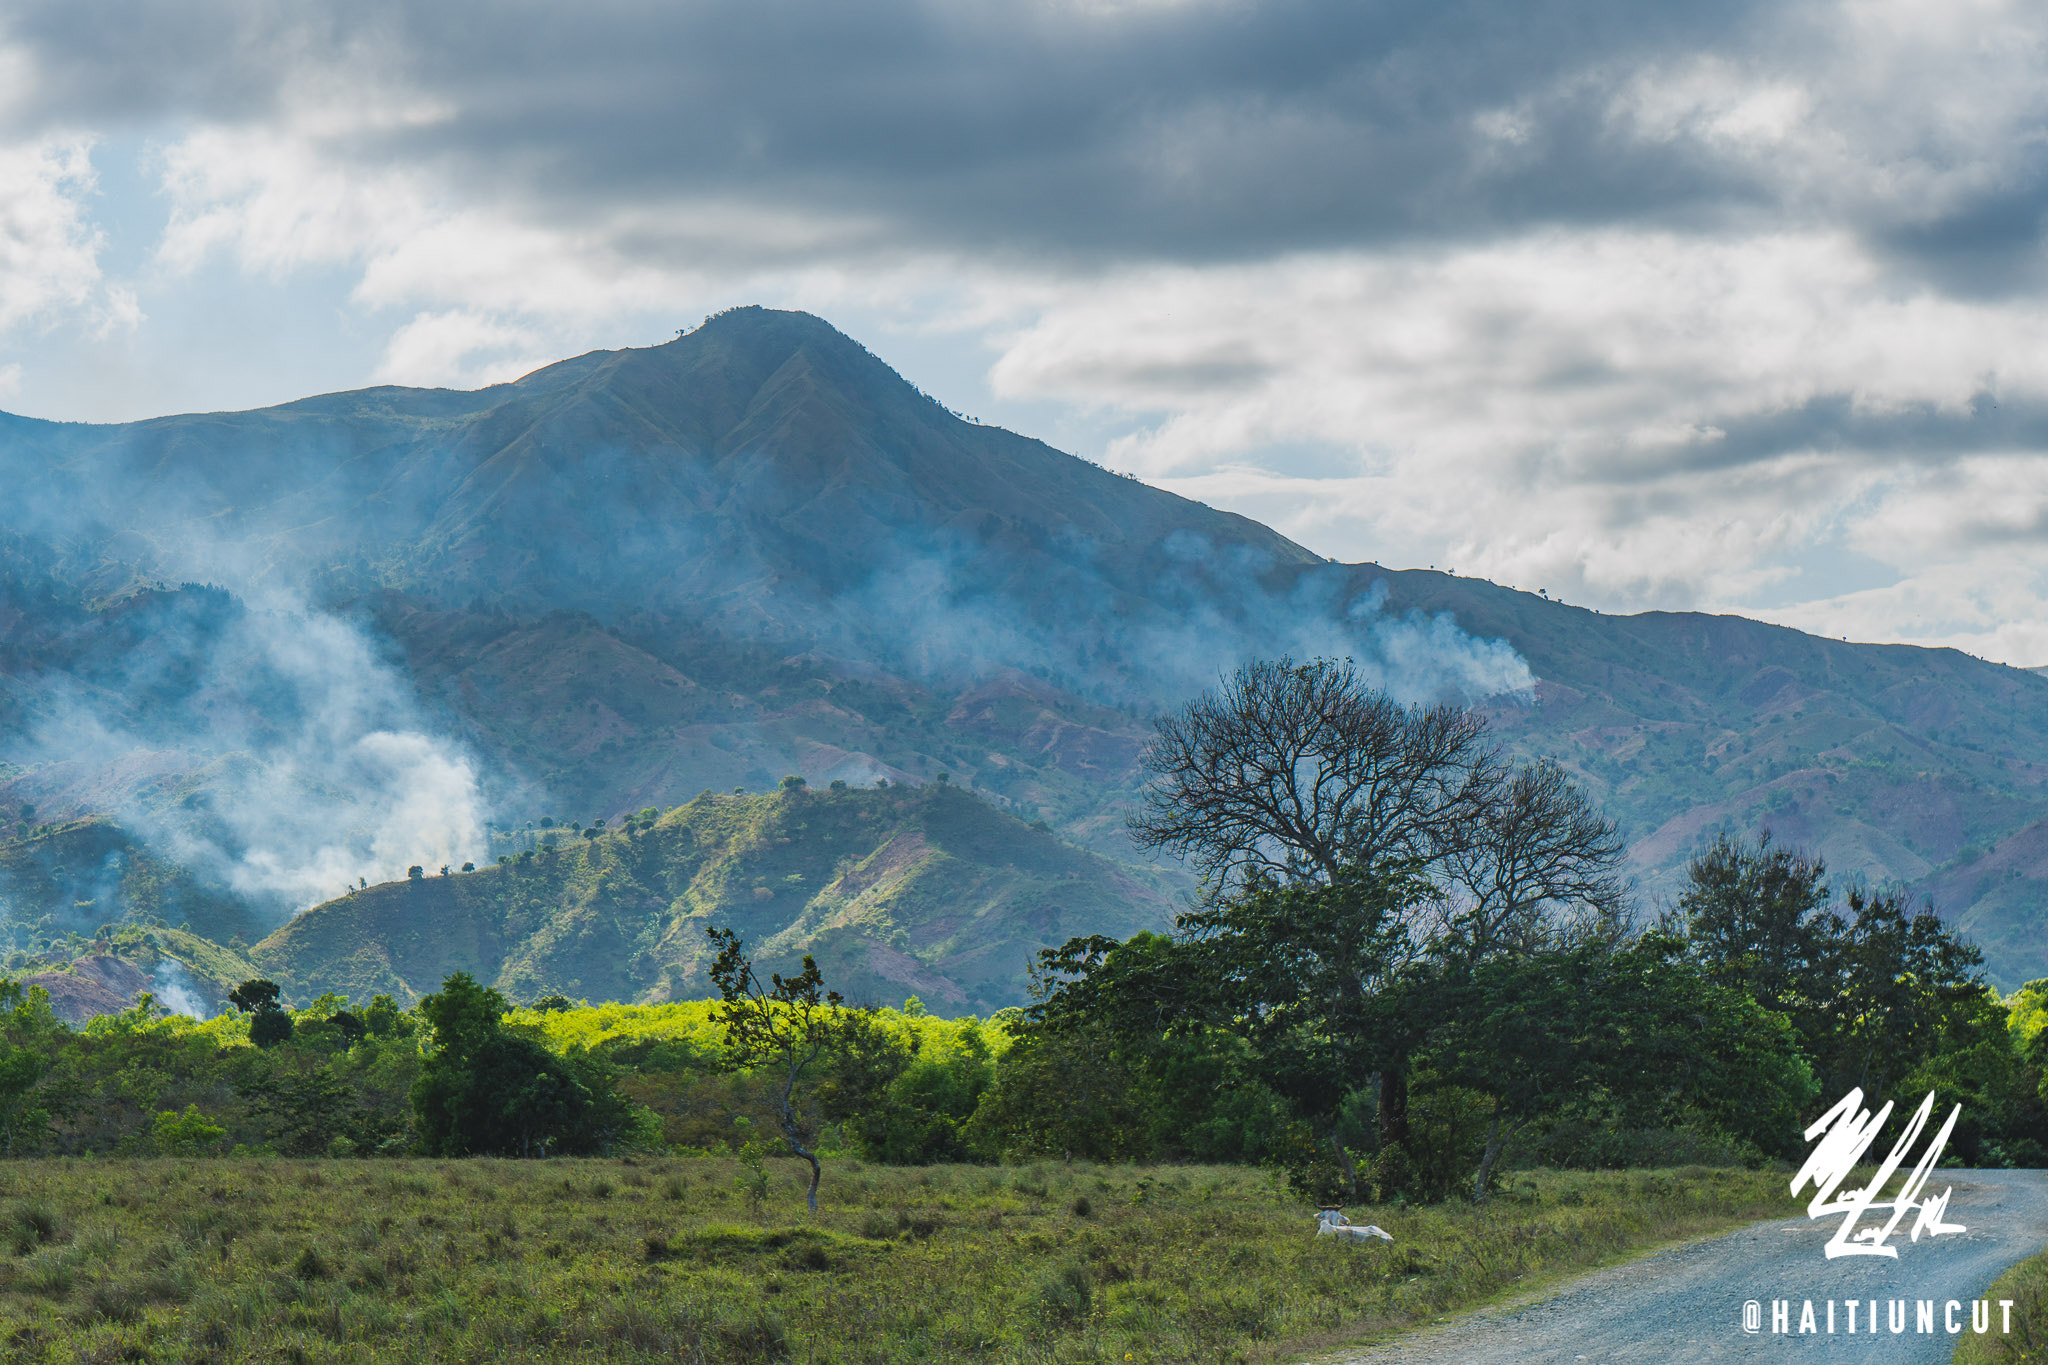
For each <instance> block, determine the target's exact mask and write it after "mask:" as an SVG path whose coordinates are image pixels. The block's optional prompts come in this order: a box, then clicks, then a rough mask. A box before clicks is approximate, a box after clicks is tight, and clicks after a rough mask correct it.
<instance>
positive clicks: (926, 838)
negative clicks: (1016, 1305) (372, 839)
mask: <svg viewBox="0 0 2048 1365" xmlns="http://www.w3.org/2000/svg"><path fill="white" fill-rule="evenodd" d="M564 833H565V835H566V838H565V839H564V841H563V842H562V843H560V844H559V845H554V844H549V843H541V844H540V845H539V846H538V847H535V848H529V849H527V850H525V851H523V852H520V853H518V854H505V855H502V860H501V861H500V862H498V863H497V864H495V865H491V866H486V867H483V868H480V869H478V870H477V871H474V872H468V873H464V872H450V873H447V874H445V875H444V874H438V873H437V874H434V875H427V876H423V877H421V878H418V879H415V880H409V881H403V882H393V883H387V884H384V885H380V886H373V887H370V888H368V889H366V890H362V891H358V892H356V893H354V894H352V895H349V896H345V897H342V898H340V899H338V900H333V901H329V902H327V903H326V904H324V905H319V906H315V907H314V908H313V909H311V910H309V911H307V912H306V913H305V914H303V915H300V916H299V917H297V918H296V919H294V920H292V921H291V922H290V923H289V924H287V925H285V926H284V927H283V928H282V929H279V930H278V931H277V932H276V933H274V934H272V935H271V936H270V937H268V938H266V939H264V940H263V941H262V942H261V943H258V944H257V945H256V946H255V947H254V948H253V949H252V950H251V951H250V957H251V959H252V960H253V961H254V962H255V964H256V965H257V966H258V967H259V968H261V969H262V970H263V971H264V972H265V973H267V974H269V975H270V976H272V977H273V978H274V979H276V980H277V981H278V982H280V983H281V984H282V985H284V986H285V988H286V990H287V992H288V993H289V994H290V995H291V996H292V997H294V998H297V999H308V998H311V997H313V996H316V995H319V994H320V993H322V992H325V991H338V992H341V993H343V994H346V995H349V996H351V997H353V998H355V999H358V1000H360V999H365V998H367V997H368V996H370V995H372V994H376V993H379V992H383V993H388V994H391V995H393V996H395V997H397V998H398V999H399V1000H400V1001H401V1002H403V1003H408V1004H409V1003H411V1002H412V1001H413V1000H415V999H417V998H418V996H420V995H421V994H424V993H426V992H428V991H431V990H433V989H434V988H435V987H436V986H438V985H439V984H440V982H441V980H442V978H443V977H444V976H445V975H446V974H447V973H449V972H454V971H466V972H470V973H473V974H474V975H476V976H477V977H478V978H479V979H480V980H483V981H485V982H487V983H490V984H493V985H496V986H497V987H498V988H500V989H501V990H503V991H505V992H506V994H507V995H508V996H510V997H511V998H512V999H514V1000H518V1001H530V1000H534V999H536V998H538V997H541V996H544V995H549V994H554V993H561V994H565V995H568V996H570V997H572V998H579V997H580V998H586V999H591V1000H624V1001H638V1002H647V1003H658V1002H663V1001H669V1000H679V999H689V998H692V997H696V996H701V995H703V994H704V993H705V992H706V990H707V989H708V987H707V983H706V981H705V978H704V975H703V967H704V962H705V960H706V959H707V953H706V951H705V939H704V927H705V926H706V925H709V924H716V925H721V926H727V927H731V928H734V929H737V930H738V931H740V933H741V934H743V935H744V936H745V937H746V939H747V940H748V942H749V943H750V944H751V945H752V946H753V947H754V949H755V951H756V954H757V956H758V959H759V960H760V962H761V964H762V965H763V966H764V967H766V968H776V969H781V968H784V967H785V966H786V964H789V963H792V962H794V961H795V960H796V959H798V958H799V957H801V956H802V955H803V954H805V953H811V954H814V955H815V956H816V957H817V958H818V961H819V963H820V964H821V966H822V967H823V968H824V971H825V975H826V979H827V980H828V981H829V982H830V983H831V984H832V986H833V987H834V989H837V990H839V991H840V992H842V993H843V994H845V995H846V996H847V997H848V998H849V999H856V1000H862V999H864V1000H869V1001H874V1002H878V1003H879V1002H893V1001H900V1000H902V999H903V998H904V997H906V996H909V995H917V996H920V997H921V998H923V999H924V1000H926V1001H927V1002H928V1003H930V1004H931V1005H932V1006H933V1008H935V1009H938V1010H940V1011H941V1012H944V1013H949V1014H952V1013H963V1012H976V1013H986V1012H988V1011H990V1010H994V1009H999V1008H1001V1007H1003V1006H1006V1005H1014V1004H1019V1003H1021V1002H1022V1001H1023V1000H1024V998H1025V988H1026V984H1027V983H1026V979H1025V968H1026V966H1027V964H1028V963H1029V962H1030V960H1031V957H1032V954H1033V953H1034V952H1035V951H1036V950H1037V949H1039V948H1041V947H1046V946H1050V945H1052V944H1056V943H1059V942H1062V941H1064V940H1065V939H1066V938H1067V937H1069V936H1070V935H1072V934H1076V933H1084V932H1105V933H1115V934H1130V933H1134V932H1136V931H1137V930H1138V929H1141V928H1147V927H1158V926H1160V925H1162V924H1163V923H1164V922H1165V920H1166V918H1167V916H1168V914H1169V913H1170V907H1169V904H1168V902H1167V899H1166V897H1165V896H1164V895H1163V894H1162V892H1161V891H1160V890H1159V889H1158V888H1157V887H1156V886H1153V885H1148V884H1146V883H1145V882H1142V881H1139V880H1136V879H1134V878H1133V877H1132V876H1131V875H1129V874H1128V872H1127V871H1126V870H1125V869H1122V868H1119V867H1117V866H1115V865H1113V864H1111V863H1109V862H1108V861H1106V860H1104V859H1102V858H1100V857H1097V856H1096V855H1094V854H1091V853H1088V852H1086V851H1084V850H1081V849H1077V848H1075V847H1074V846H1072V845H1070V844H1068V843H1065V842H1063V841H1061V840H1060V839H1058V838H1056V837H1054V836H1053V835H1052V834H1050V833H1047V832H1045V831H1043V830H1037V829H1033V828H1031V827H1029V826H1027V825H1024V824H1022V823H1020V822H1019V821H1017V820H1016V819H1014V818H1012V817H1010V816H1008V815H1005V814H1003V813H1002V812H1000V811H998V810H996V809H994V808H993V807H991V806H989V805H988V804H987V803H985V802H983V801H980V800H978V799H976V798H975V797H974V796H972V795H970V794H968V793H966V792H962V791H960V790H958V789H956V788H954V787H952V786H950V785H948V784H944V783H934V784H931V785H929V786H924V787H916V788H911V787H903V786H892V787H888V788H879V789H878V788H865V789H860V788H844V789H841V790H829V789H828V790H824V791H812V790H808V789H805V788H801V787H799V788H794V789H785V790H782V791H779V792H776V793H775V794H772V795H766V796H744V795H733V796H715V795H712V794H710V793H705V794H704V795H701V796H699V797H697V798H696V799H694V800H692V801H690V802H689V803H688V804H686V805H683V806H679V807H675V808H673V809H671V810H669V811H667V812H666V813H664V814H660V815H655V814H653V813H652V812H646V813H643V814H641V815H636V816H634V817H630V818H629V819H628V821H627V822H626V824H625V825H624V827H622V828H619V829H614V830H608V831H606V832H603V833H601V834H598V836H597V837H595V838H588V839H586V838H583V837H580V836H579V834H578V833H577V832H575V831H565V832H564ZM540 837H541V838H542V839H548V838H551V837H552V836H550V835H543V836H540Z"/></svg>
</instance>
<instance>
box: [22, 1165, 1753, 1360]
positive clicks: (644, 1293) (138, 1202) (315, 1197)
mask: <svg viewBox="0 0 2048 1365" xmlns="http://www.w3.org/2000/svg"><path fill="white" fill-rule="evenodd" d="M792 1166H793V1164H792V1163H784V1162H771V1163H770V1165H769V1169H770V1177H771V1181H770V1189H769V1191H768V1197H767V1199H766V1200H765V1201H763V1200H760V1199H758V1198H756V1197H755V1196H756V1195H757V1194H758V1191H757V1190H755V1191H750V1190H748V1189H747V1188H746V1185H747V1183H748V1182H747V1181H746V1179H745V1178H744V1177H745V1172H744V1171H743V1170H742V1167H741V1165H740V1164H739V1163H738V1162H736V1161H731V1160H725V1159H718V1158H702V1159H697V1158H689V1159H674V1158H671V1159H649V1160H643V1161H636V1160H631V1159H621V1160H618V1161H580V1162H554V1161H547V1162H500V1161H467V1162H435V1161H368V1160H366V1161H318V1162H312V1161H286V1160H250V1161H230V1160H219V1161H204V1160H192V1161H182V1160H171V1159H165V1160H160V1161H116V1160H103V1161H36V1162H16V1163H10V1164H6V1165H0V1357H4V1358H5V1359H8V1360H22V1361H41V1360H48V1361H60V1360H61V1361H72V1360H78V1361H109V1362H111V1361H116V1360H163V1361H181V1362H183V1361H192V1362H211V1361H218V1362H227V1361H238V1360H251V1359H264V1360H283V1361H322V1362H325V1361H336V1362H340V1361H363V1362H370V1361H379V1362H382V1361H393V1360H406V1361H449V1362H455V1361H462V1362H472V1361H508V1362H512V1361H532V1362H543V1361H547V1362H554V1361H584V1360H589V1361H599V1360H603V1361H635V1360H649V1361H652V1360H663V1361H678V1360H681V1361H702V1362H713V1361H732V1362H740V1361H774V1360H791V1361H806V1362H809V1361H856V1362H876V1365H882V1363H883V1362H892V1363H893V1362H899V1361H921V1360H923V1361H988V1362H1012V1361H1014V1362H1027V1361H1028V1362H1081V1361H1089V1362H1095V1361H1109V1362H1121V1361H1125V1360H1130V1361H1132V1362H1167V1361H1251V1360H1261V1361H1263V1360H1275V1359H1283V1358H1289V1357H1292V1356H1296V1355H1299V1354H1302V1353H1304V1352H1307V1351H1310V1350H1314V1349H1321V1348H1327V1347H1329V1346H1333V1345H1337V1344H1341V1343H1344V1342H1348V1341H1356V1340H1360V1339H1363V1338H1366V1337H1370V1336H1374V1335H1378V1334H1383V1333H1386V1332H1389V1331H1392V1330H1396V1329H1399V1328H1401V1327H1403V1326H1405V1325H1408V1324H1412V1323H1415V1322H1418V1321H1423V1320H1427V1319H1428V1318H1430V1317H1433V1316H1436V1315H1439V1314H1441V1313H1443V1312H1445V1311H1447V1310H1451V1309H1455V1308H1459V1307H1463V1306H1466V1305H1469V1304H1472V1303H1475V1302H1477V1301H1479V1300H1482V1299H1484V1298H1486V1297H1489V1296H1491V1295H1494V1294H1497V1293H1499V1292H1500V1291H1503V1290H1510V1289H1514V1288H1517V1287H1533V1286H1534V1285H1535V1284H1537V1283H1539V1282H1541V1281H1542V1280H1544V1279H1545V1278H1548V1277H1554V1276H1558V1275H1562V1274H1565V1273H1569V1272H1571V1271H1575V1270H1578V1269H1580V1268H1583V1267H1587V1266H1591V1265H1594V1264H1598V1263H1600V1262H1602V1261H1605V1260H1609V1259H1611V1258H1614V1257H1616V1256H1619V1255H1622V1254H1625V1253H1627V1252H1630V1251H1633V1250H1636V1249H1639V1248H1642V1247H1645V1246H1649V1245H1652V1244H1656V1243H1661V1242H1664V1241H1668V1240H1671V1239H1673V1238H1677V1237H1682V1236H1687V1235H1692V1234H1698V1233H1704V1232H1709V1231H1713V1230H1717V1229H1720V1228H1723V1227H1727V1226H1730V1225H1732V1224H1735V1223H1738V1222H1742V1221H1747V1220H1750V1219H1753V1218H1759V1217H1764V1216H1767V1215H1769V1214H1772V1213H1774V1212H1781V1211H1782V1210H1780V1209H1779V1208H1778V1207H1777V1206H1778V1205H1779V1204H1780V1203H1782V1198H1781V1196H1780V1194H1779V1191H1778V1186H1779V1183H1780V1180H1781V1177H1778V1176H1776V1175H1771V1174H1765V1173H1755V1172H1747V1171H1732V1170H1709V1169H1689V1170H1682V1171H1664V1172H1629V1173H1606V1174H1583V1173H1573V1174H1552V1173H1538V1174H1535V1175H1525V1176H1519V1177H1516V1178H1515V1179H1514V1181H1513V1183H1512V1187H1511V1188H1510V1189H1509V1190H1508V1191H1507V1193H1506V1194H1505V1195H1504V1196H1503V1197H1502V1198H1500V1199H1499V1200H1498V1201H1497V1202H1494V1203H1491V1204H1489V1205H1487V1206H1485V1207H1482V1208H1473V1207H1470V1206H1465V1205H1450V1206H1444V1207H1437V1208H1426V1209H1422V1208H1418V1209H1402V1208H1392V1207H1388V1208H1377V1209H1362V1210H1355V1211H1354V1212H1355V1213H1357V1214H1362V1215H1363V1216H1365V1217H1369V1218H1370V1219H1371V1220H1372V1221H1374V1222H1377V1223H1379V1224H1380V1225H1381V1226H1383V1227H1385V1228H1387V1229H1388V1230H1389V1231H1391V1232H1392V1233H1393V1234H1394V1236H1395V1238H1396V1240H1395V1242H1394V1245H1393V1246H1392V1247H1390V1248H1389V1247H1385V1246H1383V1245H1380V1244H1377V1243H1375V1244H1372V1245H1367V1246H1356V1245H1349V1244H1340V1243H1338V1242H1337V1241H1336V1240H1335V1239H1331V1238H1323V1239H1317V1238H1316V1237H1315V1236H1314V1235H1313V1233H1314V1222H1313V1218H1312V1210H1311V1209H1309V1208H1308V1207H1306V1206H1305V1205H1303V1204H1302V1203H1300V1202H1299V1201H1298V1200H1296V1199H1294V1198H1293V1197H1291V1196H1290V1195H1288V1194H1287V1193H1286V1192H1285V1191H1284V1190H1283V1189H1282V1188H1281V1187H1279V1186H1278V1185H1277V1184H1276V1183H1275V1182H1274V1181H1273V1180H1271V1179H1270V1178H1268V1177H1267V1176H1265V1175H1264V1174H1262V1173H1259V1172H1254V1171H1248V1170H1244V1169H1239V1168H1223V1167H1101V1166H1085V1165H1068V1164H1061V1163H1044V1164H1039V1165H1033V1166H1024V1167H972V1166H954V1167H930V1168H903V1169H887V1168H880V1167H866V1168H863V1167H861V1166H859V1165H858V1164H855V1163H843V1164H841V1165H840V1166H839V1167H838V1168H837V1169H836V1170H833V1171H829V1172H828V1174H827V1180H826V1185H825V1187H824V1190H823V1207H822V1209H821V1211H820V1213H819V1214H818V1216H817V1217H816V1218H815V1219H807V1218H806V1217H805V1216H804V1215H803V1201H802V1196H801V1192H800V1182H799V1178H798V1176H797V1174H796V1172H795V1171H794V1169H793V1168H792Z"/></svg>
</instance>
